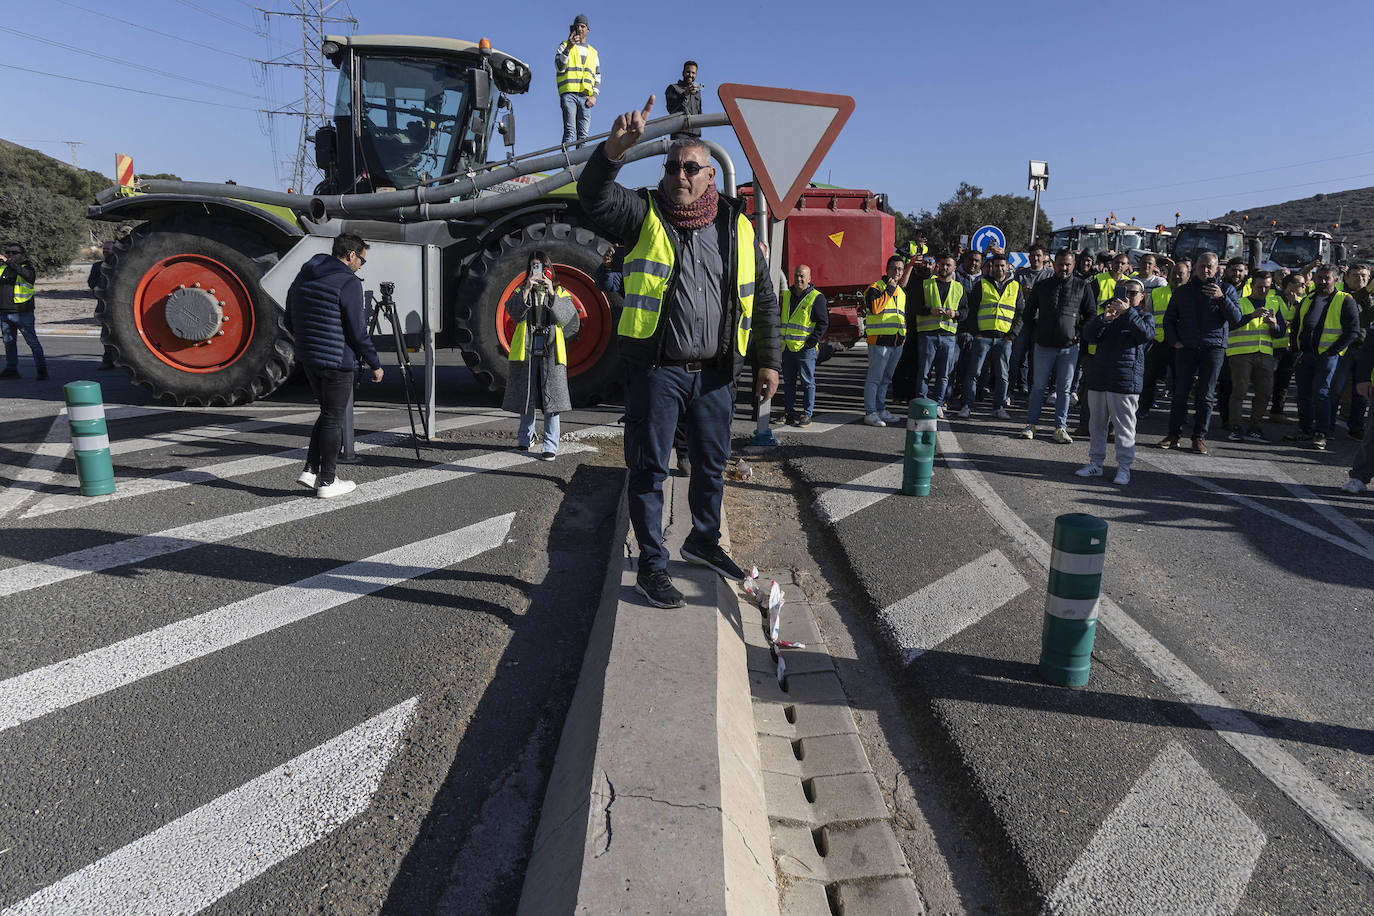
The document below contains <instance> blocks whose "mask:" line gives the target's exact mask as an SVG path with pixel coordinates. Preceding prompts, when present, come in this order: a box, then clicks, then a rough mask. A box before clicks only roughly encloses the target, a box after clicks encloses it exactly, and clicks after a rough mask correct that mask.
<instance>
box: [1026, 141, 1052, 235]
mask: <svg viewBox="0 0 1374 916" xmlns="http://www.w3.org/2000/svg"><path fill="white" fill-rule="evenodd" d="M1049 186H1050V164H1049V163H1048V162H1040V161H1039V160H1037V159H1032V160H1031V161H1030V177H1029V179H1028V180H1027V183H1026V188H1027V189H1028V190H1031V191H1034V192H1035V203H1033V204H1031V231H1030V241H1028V242H1027V243H1026V247H1028V248H1029V247H1030V246H1031V245H1034V244H1035V223H1036V220H1037V218H1038V217H1039V216H1040V192H1041V191H1043V190H1045V188H1048V187H1049Z"/></svg>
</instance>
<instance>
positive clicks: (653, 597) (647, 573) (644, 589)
mask: <svg viewBox="0 0 1374 916" xmlns="http://www.w3.org/2000/svg"><path fill="white" fill-rule="evenodd" d="M635 591H637V592H639V593H640V594H641V595H643V596H644V597H645V598H646V599H648V601H649V603H650V604H652V605H653V606H654V607H682V606H683V605H685V604H686V603H687V602H686V601H685V600H683V597H682V592H680V591H678V590H677V589H676V588H675V587H674V586H673V577H672V576H670V575H668V570H666V569H641V570H640V571H639V575H637V576H635Z"/></svg>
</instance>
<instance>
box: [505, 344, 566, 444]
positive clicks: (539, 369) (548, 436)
mask: <svg viewBox="0 0 1374 916" xmlns="http://www.w3.org/2000/svg"><path fill="white" fill-rule="evenodd" d="M529 385H530V387H529V392H530V396H529V397H528V398H526V399H525V412H524V413H522V414H520V429H519V431H518V432H517V433H516V440H515V441H516V442H517V443H518V444H519V445H520V447H521V448H529V447H530V443H531V442H533V441H534V413H535V410H536V409H537V407H538V404H539V402H540V401H542V400H543V399H544V394H543V392H544V360H542V359H535V360H534V361H532V362H531V363H530V382H529ZM559 428H560V423H559V420H558V414H556V413H545V414H544V437H543V440H542V442H541V445H542V448H541V449H540V451H543V452H552V453H553V454H555V455H557V454H558V432H559Z"/></svg>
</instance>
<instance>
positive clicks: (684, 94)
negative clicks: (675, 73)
mask: <svg viewBox="0 0 1374 916" xmlns="http://www.w3.org/2000/svg"><path fill="white" fill-rule="evenodd" d="M663 98H664V100H665V101H666V102H667V103H668V114H686V115H699V114H701V86H700V85H699V84H698V83H697V62H696V61H694V60H689V61H687V62H686V63H685V64H683V65H682V79H680V80H678V81H677V82H676V83H672V84H670V85H669V86H668V88H667V89H665V90H663ZM700 136H701V131H700V130H698V129H697V128H695V127H694V128H692V129H691V130H680V131H678V132H677V133H675V134H673V139H674V140H681V139H683V138H684V137H700Z"/></svg>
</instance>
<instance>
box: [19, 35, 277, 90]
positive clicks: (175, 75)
mask: <svg viewBox="0 0 1374 916" xmlns="http://www.w3.org/2000/svg"><path fill="white" fill-rule="evenodd" d="M0 32H9V33H10V34H11V35H18V36H19V37H21V38H27V39H28V40H30V41H37V42H41V43H43V44H45V45H51V46H52V47H54V48H61V49H63V50H64V51H72V52H74V53H76V54H85V55H86V56H87V57H94V58H96V59H97V60H103V61H107V62H109V63H112V64H119V65H120V66H123V67H133V68H134V69H135V70H143V71H145V72H148V73H152V74H154V75H156V76H165V77H167V78H168V79H174V80H179V81H180V82H183V83H192V84H194V85H197V86H204V87H206V88H207V89H215V90H217V91H219V92H232V93H234V94H235V95H242V96H246V97H248V98H250V99H256V98H257V96H256V95H254V94H253V93H251V92H244V91H243V90H241V89H230V88H229V87H227V86H220V85H217V84H215V83H207V82H205V81H204V80H198V79H192V78H191V77H189V76H183V75H181V74H179V73H169V72H168V71H166V70H159V69H157V68H156V67H148V66H145V65H143V64H140V63H135V62H134V61H131V60H122V59H120V58H118V57H111V56H109V55H108V54H101V53H99V52H97V51H88V50H86V49H85V48H78V47H76V46H75V45H68V44H63V43H62V42H60V41H53V40H52V39H51V38H44V37H43V36H41V35H33V34H30V33H28V32H21V31H20V30H19V29H12V28H10V27H8V26H3V25H0Z"/></svg>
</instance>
